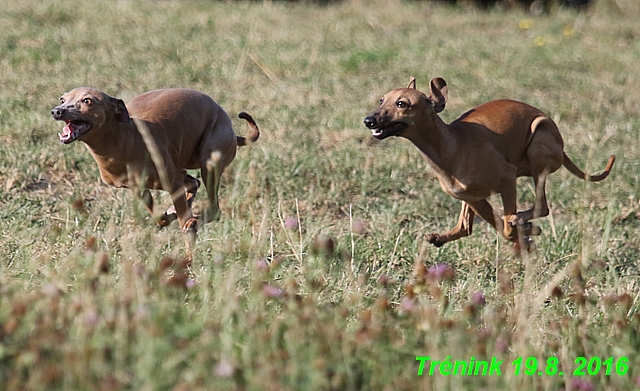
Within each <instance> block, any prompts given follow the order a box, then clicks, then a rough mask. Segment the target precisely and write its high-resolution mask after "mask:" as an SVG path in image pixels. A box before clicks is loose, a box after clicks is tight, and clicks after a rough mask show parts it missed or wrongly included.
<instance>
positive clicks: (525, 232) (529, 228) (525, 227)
mask: <svg viewBox="0 0 640 391" xmlns="http://www.w3.org/2000/svg"><path fill="white" fill-rule="evenodd" d="M518 232H519V233H522V236H540V234H541V233H542V229H540V227H538V226H537V225H533V224H532V223H531V222H526V223H524V224H522V225H521V226H518Z"/></svg>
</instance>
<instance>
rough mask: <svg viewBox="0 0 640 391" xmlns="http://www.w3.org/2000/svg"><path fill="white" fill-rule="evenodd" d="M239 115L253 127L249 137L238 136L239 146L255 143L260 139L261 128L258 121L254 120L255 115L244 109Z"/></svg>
mask: <svg viewBox="0 0 640 391" xmlns="http://www.w3.org/2000/svg"><path fill="white" fill-rule="evenodd" d="M238 117H239V118H242V119H243V120H245V121H247V122H248V123H249V127H251V133H249V135H248V136H247V137H241V136H236V139H237V142H238V146H243V145H249V144H253V143H255V142H256V141H257V140H258V137H260V129H259V128H258V125H257V124H256V121H254V120H253V117H252V116H251V115H249V114H248V113H245V112H244V111H243V112H242V113H240V114H238Z"/></svg>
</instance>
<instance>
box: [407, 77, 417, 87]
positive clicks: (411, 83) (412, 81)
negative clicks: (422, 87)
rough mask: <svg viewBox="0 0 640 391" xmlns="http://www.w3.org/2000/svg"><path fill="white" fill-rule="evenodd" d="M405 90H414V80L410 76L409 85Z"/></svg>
mask: <svg viewBox="0 0 640 391" xmlns="http://www.w3.org/2000/svg"><path fill="white" fill-rule="evenodd" d="M407 88H409V89H412V90H415V89H416V78H415V77H413V76H411V80H410V81H409V85H408V86H407Z"/></svg>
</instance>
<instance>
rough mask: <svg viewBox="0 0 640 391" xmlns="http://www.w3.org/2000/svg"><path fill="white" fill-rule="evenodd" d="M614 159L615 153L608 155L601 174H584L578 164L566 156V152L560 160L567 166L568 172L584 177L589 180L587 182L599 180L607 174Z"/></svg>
mask: <svg viewBox="0 0 640 391" xmlns="http://www.w3.org/2000/svg"><path fill="white" fill-rule="evenodd" d="M615 161H616V157H615V155H611V156H609V162H607V167H606V168H605V169H604V171H603V172H602V173H601V174H598V175H588V174H585V173H584V172H583V171H582V170H581V169H579V168H578V166H576V165H575V164H574V163H573V162H572V161H571V159H569V156H567V154H566V153H564V161H563V162H562V164H563V165H564V166H565V167H566V168H567V170H569V172H570V173H572V174H573V175H575V176H577V177H578V178H581V179H584V180H585V181H589V182H599V181H601V180H603V179H604V178H606V177H608V176H609V172H611V168H612V167H613V163H614V162H615Z"/></svg>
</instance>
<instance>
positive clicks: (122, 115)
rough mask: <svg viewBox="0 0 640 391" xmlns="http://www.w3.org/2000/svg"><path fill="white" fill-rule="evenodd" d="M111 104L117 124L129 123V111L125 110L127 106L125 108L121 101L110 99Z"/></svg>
mask: <svg viewBox="0 0 640 391" xmlns="http://www.w3.org/2000/svg"><path fill="white" fill-rule="evenodd" d="M111 104H112V105H113V109H114V111H115V113H116V119H117V120H118V122H124V123H125V124H128V123H129V122H131V117H129V111H128V110H127V106H125V104H124V102H123V101H122V99H118V98H111Z"/></svg>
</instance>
